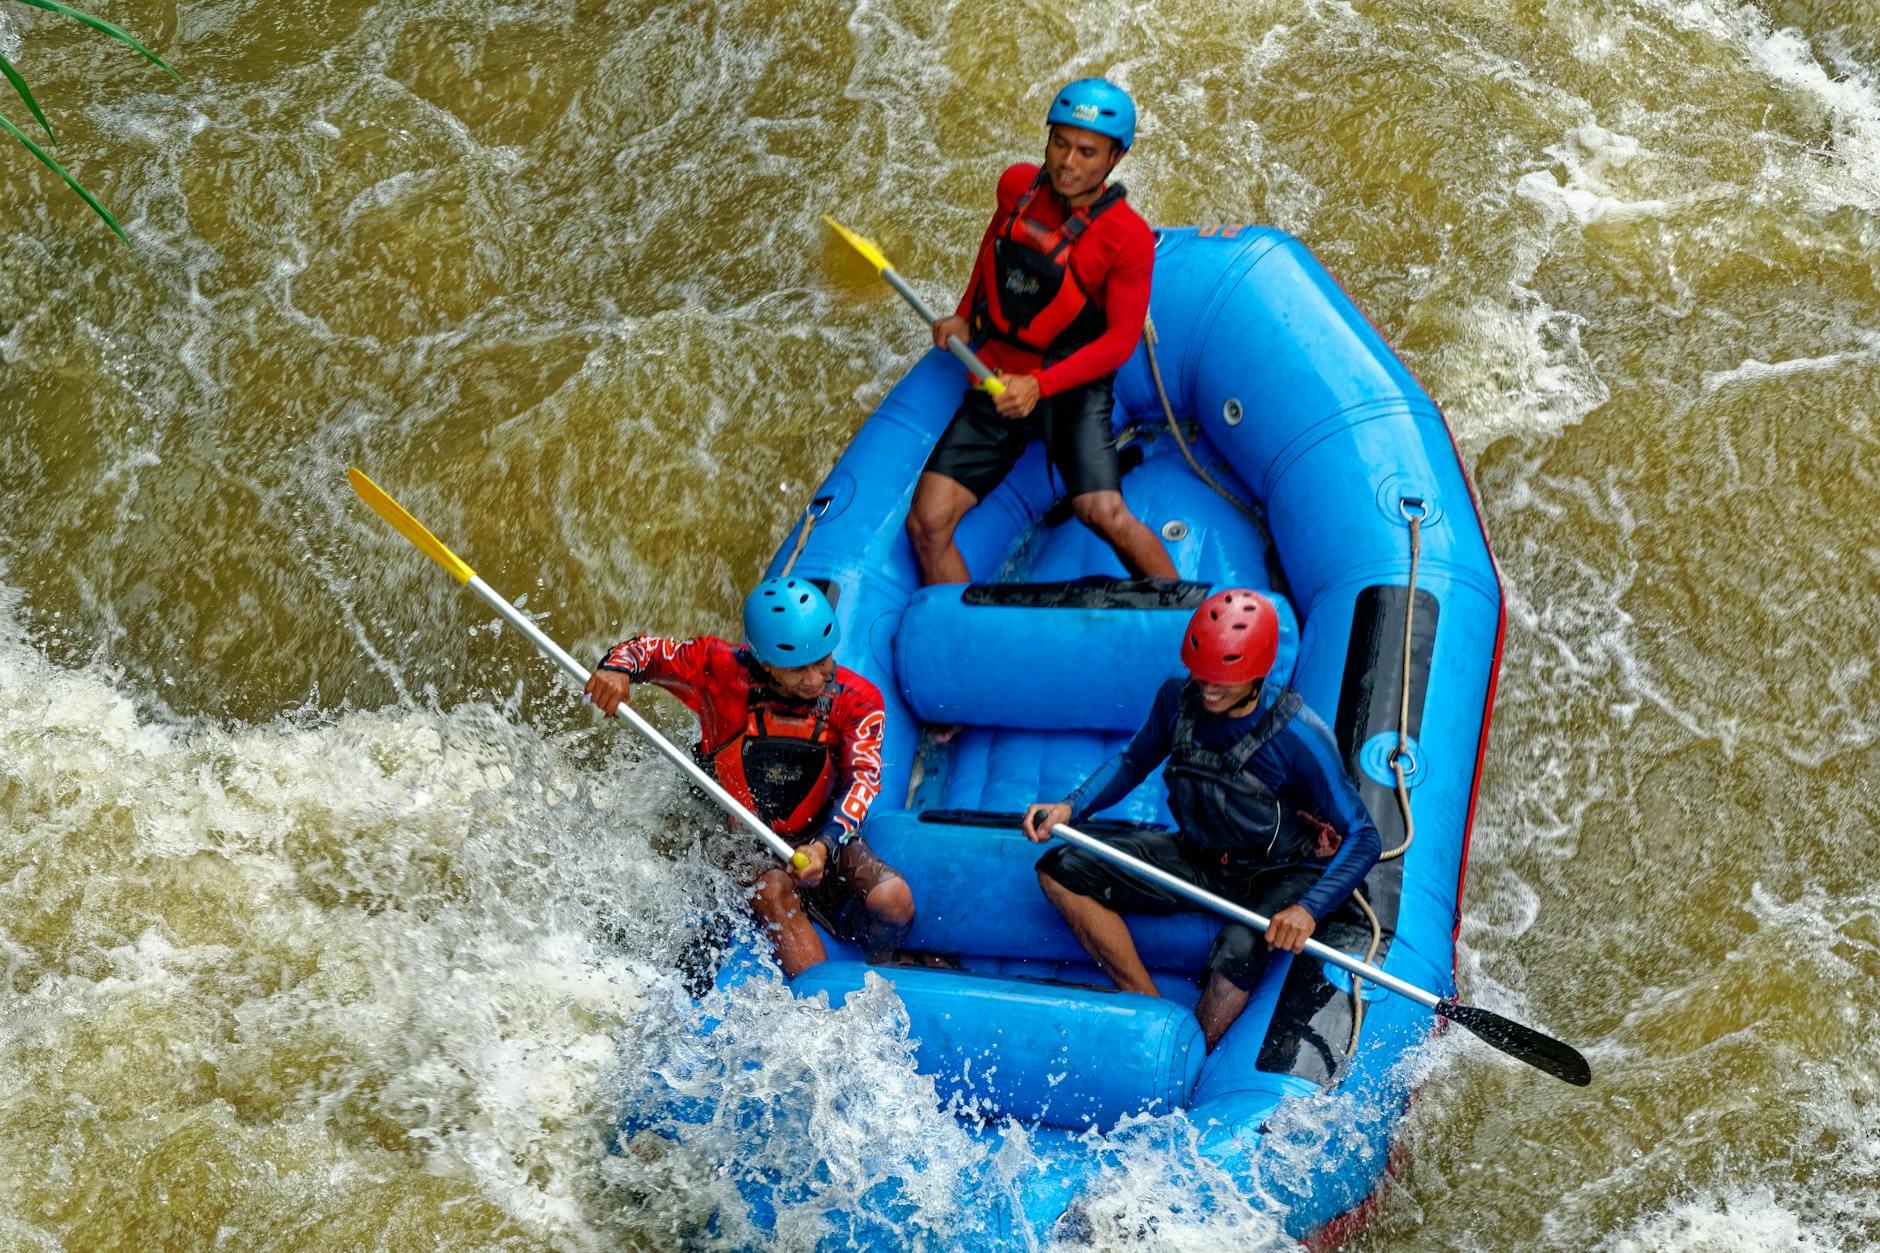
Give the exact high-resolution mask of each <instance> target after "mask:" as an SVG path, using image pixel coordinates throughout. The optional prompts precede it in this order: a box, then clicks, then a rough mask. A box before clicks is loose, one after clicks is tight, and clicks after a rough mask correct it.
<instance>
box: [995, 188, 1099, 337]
mask: <svg viewBox="0 0 1880 1253" xmlns="http://www.w3.org/2000/svg"><path fill="white" fill-rule="evenodd" d="M1045 186H1046V183H1045V173H1044V170H1043V169H1040V170H1039V171H1038V176H1037V177H1036V178H1035V179H1033V180H1032V184H1031V187H1030V188H1029V189H1028V190H1027V191H1026V192H1025V194H1024V195H1023V196H1020V197H1019V200H1018V203H1017V204H1016V205H1014V206H1013V207H1012V211H1011V213H1009V214H1007V215H1006V218H1005V222H1004V224H1003V225H1002V226H1000V228H999V231H998V233H997V234H996V235H994V236H993V239H992V248H991V250H990V252H988V253H982V254H981V257H980V274H979V290H978V295H977V297H976V298H975V299H974V301H973V319H972V330H973V335H974V336H975V337H976V338H979V339H982V340H983V339H986V338H991V339H1000V340H1004V341H1005V342H1006V343H1008V344H1015V345H1017V346H1018V347H1020V348H1024V349H1027V350H1028V351H1031V352H1035V353H1040V354H1043V355H1046V356H1047V358H1048V360H1050V361H1061V360H1063V359H1064V358H1065V357H1068V356H1070V354H1071V353H1073V352H1075V351H1077V350H1078V349H1079V348H1082V347H1083V346H1084V345H1085V344H1088V343H1091V342H1093V341H1094V340H1096V339H1097V338H1098V337H1099V336H1101V335H1102V334H1103V332H1104V331H1105V330H1106V329H1107V328H1108V326H1109V323H1108V321H1107V319H1106V318H1105V317H1104V313H1103V309H1102V308H1101V307H1100V306H1098V305H1097V304H1096V303H1095V302H1094V301H1092V300H1091V298H1090V293H1089V292H1087V291H1085V290H1084V286H1083V284H1082V283H1081V282H1079V281H1078V278H1077V272H1076V271H1075V270H1074V269H1072V268H1071V254H1072V253H1073V252H1074V251H1076V248H1077V240H1078V239H1079V237H1081V236H1082V235H1083V233H1084V231H1085V230H1086V229H1088V228H1089V226H1090V223H1091V222H1093V221H1095V220H1096V218H1097V216H1098V215H1099V214H1101V213H1102V212H1103V211H1104V210H1105V209H1108V208H1109V207H1110V206H1111V205H1113V204H1116V203H1117V202H1119V201H1121V200H1122V199H1123V198H1124V196H1125V195H1127V194H1128V193H1127V192H1125V191H1124V189H1123V185H1122V184H1121V183H1117V184H1115V185H1114V186H1112V187H1110V188H1108V189H1107V190H1105V191H1104V193H1103V194H1102V195H1101V196H1098V197H1097V198H1096V200H1094V201H1093V202H1091V203H1090V204H1087V205H1084V206H1083V207H1082V208H1079V209H1076V210H1073V211H1072V212H1071V213H1070V214H1069V215H1067V216H1066V217H1065V219H1064V221H1063V222H1061V223H1060V224H1058V225H1057V226H1056V227H1044V226H1041V225H1039V224H1038V223H1037V222H1036V221H1034V220H1033V219H1031V218H1029V217H1027V216H1026V215H1025V210H1026V209H1028V208H1030V207H1031V202H1032V201H1033V200H1035V199H1037V197H1038V193H1039V192H1041V191H1043V190H1044V188H1045Z"/></svg>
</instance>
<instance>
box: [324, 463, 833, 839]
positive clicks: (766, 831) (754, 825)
mask: <svg viewBox="0 0 1880 1253" xmlns="http://www.w3.org/2000/svg"><path fill="white" fill-rule="evenodd" d="M346 480H347V482H349V483H351V484H352V486H353V490H354V491H355V492H358V493H359V498H360V499H361V500H363V501H365V502H366V504H368V505H370V506H372V512H374V513H376V514H378V515H379V516H380V517H381V518H384V519H385V520H386V521H387V522H389V523H391V524H392V529H393V530H394V531H397V532H398V533H399V534H400V535H402V536H404V537H405V538H406V539H408V540H410V541H411V543H412V545H413V546H414V547H415V548H417V550H418V551H419V552H421V553H423V554H424V555H425V556H427V557H429V558H430V559H431V560H432V561H435V562H436V563H437V564H438V565H440V566H443V567H444V571H445V573H447V574H449V575H450V577H451V578H453V579H456V580H457V581H458V582H459V583H461V584H463V585H464V586H465V587H467V588H469V589H470V590H471V591H473V592H475V593H476V594H477V595H478V596H480V597H482V598H483V602H484V603H485V604H487V605H488V606H489V607H490V608H491V609H494V610H495V611H496V612H497V613H498V614H500V615H501V616H502V619H503V621H504V622H507V623H508V624H509V625H510V626H512V627H514V628H516V630H518V631H520V632H522V634H523V635H524V636H526V637H528V640H529V642H530V643H531V644H534V645H535V646H536V647H537V648H539V649H541V650H542V652H543V653H544V654H546V655H547V656H548V658H549V660H551V661H553V662H554V663H555V664H556V665H558V666H560V667H561V668H562V669H563V670H564V671H565V672H567V675H568V677H569V678H571V679H573V680H574V681H575V682H576V683H579V684H582V685H586V683H587V681H588V671H587V670H586V668H585V667H583V666H582V665H581V663H580V662H578V661H576V660H575V659H574V658H573V657H570V656H569V655H568V653H567V652H566V651H565V650H564V649H563V648H562V646H561V645H559V644H557V643H556V642H555V641H554V640H551V639H549V638H548V636H547V635H545V634H543V633H542V629H541V628H540V627H538V626H536V625H535V623H533V622H531V621H529V620H528V619H527V618H525V617H524V616H523V615H522V611H521V610H519V609H517V608H516V607H515V606H514V605H512V604H510V603H509V602H508V601H506V600H504V599H503V598H502V595H501V594H500V593H498V592H497V591H496V590H495V589H494V588H492V587H491V586H490V585H489V584H488V583H485V582H484V581H483V580H482V579H480V578H478V577H477V573H476V571H474V570H472V569H471V568H470V567H469V566H468V565H466V564H465V563H464V561H463V559H462V558H461V557H459V556H458V555H457V554H456V553H454V552H452V551H451V550H450V549H448V548H446V547H444V545H443V543H442V541H440V540H439V539H438V538H437V536H435V535H433V534H431V533H430V532H429V531H427V530H425V528H424V524H423V523H421V522H419V521H418V520H417V519H416V518H414V517H412V516H411V515H410V514H409V513H406V512H405V509H404V506H402V505H400V504H399V503H398V502H397V501H395V500H393V499H392V498H391V497H390V496H388V495H386V494H385V490H384V489H383V488H381V487H380V486H379V485H378V484H377V483H374V482H373V481H372V480H371V479H369V478H367V477H366V476H365V472H364V471H362V470H359V469H357V468H349V469H348V470H347V471H346ZM615 713H616V714H617V716H619V717H621V718H625V719H626V720H627V721H628V722H629V723H630V724H632V726H633V729H634V730H636V731H638V732H639V733H640V734H641V735H643V736H645V737H646V738H647V739H648V740H649V741H651V742H652V745H653V747H654V748H657V749H658V750H659V751H660V752H661V753H662V754H663V755H664V756H665V758H666V760H668V761H670V762H671V763H672V764H673V765H675V766H677V767H679V769H681V770H683V771H685V773H686V776H687V777H688V778H690V779H691V780H692V782H694V783H696V784H698V786H699V787H701V788H703V789H705V793H706V795H708V796H710V797H711V798H712V799H713V800H715V801H717V802H718V805H719V807H720V808H721V809H723V810H724V811H725V812H726V813H728V814H730V815H731V816H732V817H733V818H736V819H737V820H738V822H740V823H741V824H743V826H744V827H745V829H746V830H748V831H750V833H751V834H752V835H755V836H756V837H757V838H758V839H760V840H762V841H763V842H764V843H766V844H768V845H769V846H770V849H771V851H772V852H774V853H776V854H777V856H778V857H781V858H782V859H783V860H784V861H787V862H789V863H790V864H791V865H793V866H795V867H796V868H797V869H799V870H801V869H802V868H803V867H804V866H807V865H809V857H808V855H807V854H804V853H801V852H798V851H797V850H796V849H794V848H791V847H790V845H789V843H788V842H787V841H786V840H785V839H784V838H783V837H782V836H780V835H778V834H777V833H776V832H775V831H772V830H771V829H770V828H769V827H767V826H765V825H764V821H763V819H761V818H759V817H758V816H757V815H756V814H754V813H752V812H751V811H750V810H748V809H746V808H745V807H744V806H743V805H742V804H740V803H739V801H738V798H737V797H735V796H733V795H732V794H731V793H729V792H727V791H725V789H724V788H723V787H722V786H721V785H720V784H719V782H718V780H716V779H714V778H712V777H711V776H710V775H709V774H707V773H705V771H704V770H703V769H701V768H700V767H699V764H698V763H697V762H695V761H693V760H692V758H691V756H690V755H689V754H687V753H685V752H683V751H682V750H680V749H679V748H677V747H675V746H674V745H673V743H672V741H670V740H668V739H667V738H666V737H665V736H663V735H661V734H660V733H659V732H658V731H655V730H654V729H653V726H652V724H651V723H649V722H648V721H647V720H646V719H644V718H642V717H640V715H639V714H638V713H637V712H636V711H635V710H634V709H632V708H631V707H630V706H628V705H627V703H626V702H625V701H622V702H621V703H620V707H619V709H617V710H616V711H615Z"/></svg>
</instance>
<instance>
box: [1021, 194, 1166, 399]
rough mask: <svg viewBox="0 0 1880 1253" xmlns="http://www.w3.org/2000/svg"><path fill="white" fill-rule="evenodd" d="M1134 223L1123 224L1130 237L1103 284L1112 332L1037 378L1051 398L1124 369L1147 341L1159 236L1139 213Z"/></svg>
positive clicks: (1119, 248) (1037, 373)
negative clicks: (1144, 326) (1144, 339)
mask: <svg viewBox="0 0 1880 1253" xmlns="http://www.w3.org/2000/svg"><path fill="white" fill-rule="evenodd" d="M1119 207H1121V206H1119ZM1103 216H1104V217H1108V216H1109V215H1108V214H1105V215H1103ZM1129 217H1130V218H1131V219H1134V220H1133V221H1130V220H1125V221H1124V222H1121V223H1119V225H1123V226H1124V228H1125V233H1124V234H1123V236H1122V238H1121V240H1120V241H1119V242H1118V244H1117V249H1116V255H1115V258H1114V259H1113V260H1112V261H1111V262H1110V268H1109V272H1108V273H1107V274H1106V275H1105V276H1104V278H1103V291H1102V297H1101V298H1102V301H1103V313H1104V317H1105V318H1106V319H1107V321H1108V326H1107V328H1106V329H1105V330H1104V332H1103V334H1102V335H1100V336H1098V337H1097V338H1096V339H1095V340H1093V341H1092V342H1090V343H1088V344H1085V345H1084V346H1083V347H1082V348H1079V349H1078V350H1077V351H1076V352H1074V353H1072V354H1071V355H1070V356H1068V357H1066V358H1064V360H1062V361H1060V362H1058V363H1057V364H1056V365H1052V366H1046V367H1045V368H1044V369H1041V370H1035V371H1033V372H1032V377H1033V378H1035V379H1037V380H1038V390H1039V391H1040V392H1042V393H1043V394H1044V395H1046V396H1055V395H1057V394H1058V393H1059V392H1062V391H1068V390H1069V389H1071V388H1073V387H1078V386H1081V385H1082V384H1084V383H1088V382H1090V381H1091V380H1092V379H1099V378H1102V377H1103V376H1104V375H1106V374H1108V373H1109V372H1110V371H1112V370H1115V369H1118V368H1120V367H1121V366H1122V364H1123V363H1124V362H1125V361H1127V360H1129V355H1130V354H1131V353H1133V352H1135V351H1136V344H1137V342H1138V341H1140V340H1141V339H1142V323H1143V320H1144V319H1145V318H1147V317H1148V316H1149V280H1150V278H1151V276H1152V275H1153V274H1154V272H1155V236H1154V235H1152V234H1150V233H1149V227H1148V224H1147V223H1146V222H1144V221H1143V220H1142V219H1141V218H1139V217H1136V215H1135V214H1134V213H1133V212H1132V213H1131V214H1130V215H1129ZM1102 220H1103V219H1102V218H1099V219H1098V221H1099V222H1101V221H1102ZM1086 285H1087V286H1089V285H1090V284H1086Z"/></svg>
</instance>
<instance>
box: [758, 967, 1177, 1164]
mask: <svg viewBox="0 0 1880 1253" xmlns="http://www.w3.org/2000/svg"><path fill="white" fill-rule="evenodd" d="M871 973H872V974H874V975H876V976H877V977H879V978H881V979H884V980H886V981H887V982H888V983H890V984H891V985H893V987H894V990H895V993H896V995H898V996H899V997H900V999H901V1004H902V1005H903V1006H904V1007H905V1008H906V1010H907V1017H908V1037H909V1038H910V1039H912V1040H914V1041H915V1042H916V1044H915V1049H916V1054H917V1057H918V1059H919V1065H920V1070H921V1072H922V1073H923V1074H930V1075H932V1076H934V1080H935V1086H936V1087H937V1089H938V1090H939V1092H940V1094H941V1097H942V1099H943V1100H952V1099H957V1100H958V1101H959V1103H960V1106H961V1107H962V1108H963V1110H977V1111H982V1112H983V1114H984V1116H987V1117H990V1118H994V1119H997V1118H1006V1117H1010V1118H1016V1119H1018V1120H1019V1121H1020V1122H1025V1123H1043V1124H1044V1125H1046V1126H1052V1127H1066V1128H1070V1129H1074V1130H1081V1129H1086V1128H1091V1127H1095V1128H1099V1129H1107V1128H1109V1127H1111V1126H1113V1125H1115V1123H1116V1122H1117V1121H1118V1120H1119V1119H1122V1118H1125V1117H1127V1116H1129V1115H1131V1114H1141V1113H1167V1112H1169V1111H1171V1110H1175V1109H1181V1108H1183V1107H1184V1106H1186V1105H1187V1103H1188V1097H1189V1094H1190V1093H1191V1092H1193V1091H1194V1086H1195V1080H1196V1079H1197V1078H1198V1077H1199V1076H1200V1074H1201V1063H1202V1059H1203V1057H1204V1056H1205V1054H1206V1048H1205V1046H1204V1045H1203V1043H1202V1039H1201V1029H1200V1027H1198V1026H1197V1025H1196V1024H1195V1016H1194V1014H1193V1012H1191V1011H1190V1010H1189V1009H1187V1008H1186V1007H1185V1006H1182V1005H1176V1004H1170V1003H1169V1002H1167V1001H1164V1000H1160V999H1157V998H1155V997H1149V996H1135V995H1132V994H1130V993H1127V992H1116V991H1103V990H1101V989H1097V988H1073V987H1054V986H1050V985H1046V984H1037V983H1027V982H1021V981H1018V980H1014V979H1004V978H995V977H988V976H984V975H976V974H969V973H965V972H961V971H950V970H921V969H909V968H905V967H883V966H867V965H864V964H862V963H859V962H835V961H831V962H823V963H822V964H821V965H818V966H812V967H811V968H810V969H808V970H806V971H804V972H803V973H802V974H800V975H798V976H797V977H796V978H795V979H794V980H793V981H792V982H791V988H792V990H793V991H795V992H796V993H797V995H799V996H815V995H817V994H818V993H826V994H827V995H828V997H829V1004H830V1006H831V1007H832V1008H833V1007H836V1006H839V1005H841V1004H842V1003H843V1002H844V1001H846V1000H847V998H848V996H849V995H850V994H851V993H853V992H855V991H857V990H858V989H860V988H862V987H863V986H864V985H865V983H866V982H867V979H868V976H869V975H870V974H871Z"/></svg>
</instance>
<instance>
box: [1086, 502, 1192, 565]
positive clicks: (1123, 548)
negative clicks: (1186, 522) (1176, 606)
mask: <svg viewBox="0 0 1880 1253" xmlns="http://www.w3.org/2000/svg"><path fill="white" fill-rule="evenodd" d="M1071 509H1072V511H1073V512H1075V513H1076V514H1077V520H1078V521H1080V522H1082V523H1083V524H1084V525H1085V526H1087V527H1089V528H1090V529H1091V530H1092V531H1095V532H1096V533H1097V534H1098V535H1100V536H1102V537H1103V539H1104V541H1105V542H1107V543H1108V544H1109V546H1110V547H1111V548H1113V549H1115V550H1116V557H1117V560H1119V561H1121V562H1122V563H1123V566H1124V568H1125V569H1127V570H1128V571H1129V572H1130V573H1131V574H1133V575H1135V576H1136V577H1137V578H1139V579H1172V578H1175V577H1176V575H1175V563H1174V562H1172V561H1170V560H1169V556H1168V550H1167V549H1166V548H1164V547H1162V541H1161V540H1160V539H1159V538H1157V536H1156V533H1155V532H1154V531H1151V530H1150V529H1149V528H1148V527H1146V526H1144V525H1143V524H1142V521H1141V520H1140V519H1138V518H1137V517H1136V515H1135V514H1133V513H1131V512H1130V511H1129V506H1128V505H1126V504H1124V503H1123V493H1121V492H1085V493H1084V494H1083V495H1081V496H1074V497H1072V498H1071Z"/></svg>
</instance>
